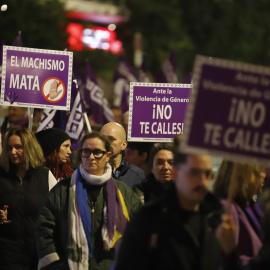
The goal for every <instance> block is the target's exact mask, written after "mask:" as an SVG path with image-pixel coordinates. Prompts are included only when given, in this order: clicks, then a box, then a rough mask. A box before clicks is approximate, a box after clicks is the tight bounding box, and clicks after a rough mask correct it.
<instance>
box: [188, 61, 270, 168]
mask: <svg viewBox="0 0 270 270" xmlns="http://www.w3.org/2000/svg"><path fill="white" fill-rule="evenodd" d="M193 82H194V84H193V91H192V96H191V102H190V104H189V105H190V106H189V107H188V109H187V113H186V118H185V133H184V136H183V137H184V138H183V148H184V149H186V150H189V152H196V153H208V154H212V155H216V156H221V157H223V158H226V159H229V160H236V161H243V162H250V163H260V164H262V165H264V166H269V165H270V69H269V68H265V67H261V66H255V65H249V64H243V63H239V62H233V61H227V60H221V59H210V58H207V57H203V56H198V57H197V58H196V61H195V65H194V72H193Z"/></svg>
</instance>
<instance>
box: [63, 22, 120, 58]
mask: <svg viewBox="0 0 270 270" xmlns="http://www.w3.org/2000/svg"><path fill="white" fill-rule="evenodd" d="M67 32H68V33H69V34H70V36H69V38H68V43H69V50H76V51H81V50H83V49H84V48H89V49H91V50H95V49H100V50H104V51H111V52H112V53H114V54H118V53H120V52H121V50H122V42H121V41H119V40H117V39H116V32H115V31H113V30H109V29H108V28H105V27H100V26H93V27H87V28H84V27H83V25H81V24H79V23H70V24H69V25H68V27H67Z"/></svg>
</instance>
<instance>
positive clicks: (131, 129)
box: [128, 82, 191, 142]
mask: <svg viewBox="0 0 270 270" xmlns="http://www.w3.org/2000/svg"><path fill="white" fill-rule="evenodd" d="M190 90H191V85H190V84H159V83H140V82H133V83H130V99H129V101H130V103H129V125H128V141H149V142H169V141H173V138H174V137H175V136H176V135H178V134H183V130H184V117H185V111H186V107H187V104H188V103H189V94H190Z"/></svg>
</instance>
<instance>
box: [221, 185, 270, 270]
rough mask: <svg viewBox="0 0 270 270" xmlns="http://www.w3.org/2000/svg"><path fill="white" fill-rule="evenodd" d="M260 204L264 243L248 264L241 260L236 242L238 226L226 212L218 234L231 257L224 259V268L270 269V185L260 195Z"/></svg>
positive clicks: (224, 269)
mask: <svg viewBox="0 0 270 270" xmlns="http://www.w3.org/2000/svg"><path fill="white" fill-rule="evenodd" d="M258 201H259V205H260V207H261V209H262V211H263V217H262V220H261V226H262V237H263V241H262V242H263V244H262V247H261V249H260V251H259V253H258V255H256V256H254V257H253V258H251V259H250V260H249V262H248V264H245V265H243V263H242V262H241V260H240V258H239V256H238V252H237V244H236V227H235V224H234V223H233V218H232V216H229V215H228V214H224V215H223V218H222V223H221V224H220V225H219V227H218V229H217V233H216V236H217V238H218V240H219V241H220V244H221V246H222V248H223V250H224V252H225V253H226V254H227V256H228V257H229V258H230V259H229V260H225V261H224V265H223V268H222V269H223V270H268V269H270V249H269V246H270V187H267V188H266V189H265V190H264V191H263V192H262V194H261V196H260V197H259V200H258Z"/></svg>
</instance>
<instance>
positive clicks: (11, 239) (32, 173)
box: [0, 167, 49, 270]
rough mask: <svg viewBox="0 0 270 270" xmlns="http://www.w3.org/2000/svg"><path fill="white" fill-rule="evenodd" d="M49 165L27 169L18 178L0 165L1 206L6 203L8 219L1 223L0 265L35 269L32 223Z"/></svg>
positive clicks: (44, 190)
mask: <svg viewBox="0 0 270 270" xmlns="http://www.w3.org/2000/svg"><path fill="white" fill-rule="evenodd" d="M48 174H49V169H48V168H44V167H38V168H36V169H29V171H28V172H27V173H26V175H25V177H24V178H23V180H22V181H21V180H20V178H19V177H18V176H17V175H16V173H15V172H14V171H11V172H9V173H6V172H5V171H4V169H0V208H1V209H2V207H3V206H4V205H8V220H10V221H11V223H8V224H1V225H0V269H1V270H4V269H6V270H16V269H18V270H24V269H25V270H26V269H27V270H32V269H33V270H34V269H35V270H36V269H37V261H38V260H37V254H36V245H35V234H34V232H35V226H36V222H37V216H38V210H39V207H40V206H41V204H42V203H43V200H44V198H45V196H46V194H47V193H48V191H49V185H48Z"/></svg>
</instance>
